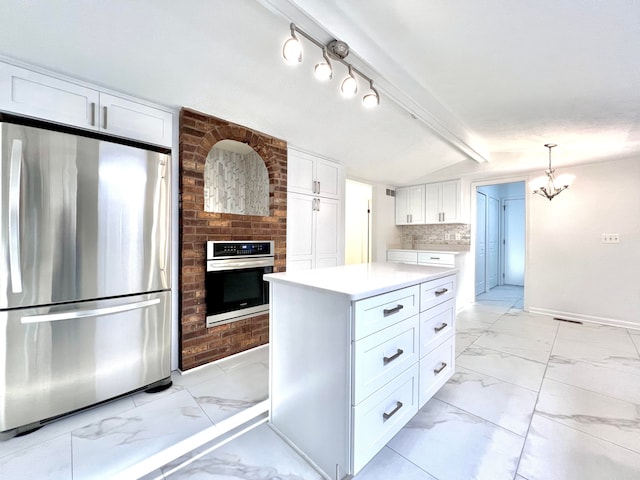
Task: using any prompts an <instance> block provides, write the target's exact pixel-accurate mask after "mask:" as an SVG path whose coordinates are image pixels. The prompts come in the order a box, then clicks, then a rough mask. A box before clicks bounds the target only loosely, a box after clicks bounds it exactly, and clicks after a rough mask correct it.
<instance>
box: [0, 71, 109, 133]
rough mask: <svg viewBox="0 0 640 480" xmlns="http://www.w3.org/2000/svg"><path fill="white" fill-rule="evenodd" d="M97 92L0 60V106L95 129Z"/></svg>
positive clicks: (11, 110) (31, 115)
mask: <svg viewBox="0 0 640 480" xmlns="http://www.w3.org/2000/svg"><path fill="white" fill-rule="evenodd" d="M99 101H100V100H99V92H98V91H97V90H92V89H90V88H86V87H83V86H81V85H76V84H74V83H70V82H67V81H64V80H59V79H56V78H53V77H49V76H47V75H42V74H40V73H36V72H32V71H30V70H26V69H24V68H20V67H16V66H14V65H9V64H6V63H0V109H2V110H5V111H7V112H13V113H18V114H22V115H26V116H28V117H35V118H41V119H44V120H50V121H53V122H56V123H63V124H67V125H73V126H75V127H81V128H88V129H92V130H97V129H98V119H97V115H98V106H99Z"/></svg>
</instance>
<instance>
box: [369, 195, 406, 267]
mask: <svg viewBox="0 0 640 480" xmlns="http://www.w3.org/2000/svg"><path fill="white" fill-rule="evenodd" d="M388 188H389V189H392V190H395V187H390V186H388V185H373V208H372V212H373V241H372V250H373V252H372V255H371V257H372V258H371V261H372V262H384V261H386V260H387V248H390V247H394V246H395V247H399V246H400V229H399V227H396V202H395V200H396V199H395V197H390V196H388V195H387V193H386V190H387V189H388Z"/></svg>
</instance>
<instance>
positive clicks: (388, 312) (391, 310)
mask: <svg viewBox="0 0 640 480" xmlns="http://www.w3.org/2000/svg"><path fill="white" fill-rule="evenodd" d="M403 308H404V305H396V306H395V307H393V308H385V309H384V310H382V313H383V315H384V316H385V317H388V316H389V315H393V314H394V313H398V312H399V311H400V310H402V309H403Z"/></svg>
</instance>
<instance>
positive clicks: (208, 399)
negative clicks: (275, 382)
mask: <svg viewBox="0 0 640 480" xmlns="http://www.w3.org/2000/svg"><path fill="white" fill-rule="evenodd" d="M189 392H190V393H191V395H193V397H194V398H195V400H196V402H198V404H199V405H200V407H201V408H202V409H203V410H204V411H205V413H206V414H207V416H208V417H209V418H210V419H211V421H212V422H214V423H219V422H221V421H222V420H225V419H227V418H229V417H231V416H233V415H235V414H236V413H238V412H240V411H242V410H244V409H247V408H249V407H252V406H253V405H256V404H257V403H259V402H261V401H263V400H266V399H267V398H268V397H269V369H268V367H267V366H266V365H265V364H264V363H259V362H258V363H255V362H252V363H244V364H242V365H239V366H237V367H236V368H234V369H233V371H232V373H231V372H229V373H225V374H223V375H218V376H216V377H214V378H213V379H212V380H211V381H209V382H203V383H200V384H198V385H195V386H193V387H189Z"/></svg>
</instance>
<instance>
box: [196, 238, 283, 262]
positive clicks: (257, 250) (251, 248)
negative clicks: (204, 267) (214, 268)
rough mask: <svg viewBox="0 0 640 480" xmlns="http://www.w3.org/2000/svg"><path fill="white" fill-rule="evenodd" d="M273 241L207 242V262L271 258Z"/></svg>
mask: <svg viewBox="0 0 640 480" xmlns="http://www.w3.org/2000/svg"><path fill="white" fill-rule="evenodd" d="M273 254H274V253H273V240H268V241H264V242H254V241H250V242H242V241H233V242H224V241H209V242H207V260H216V259H222V258H235V257H264V256H273Z"/></svg>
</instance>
